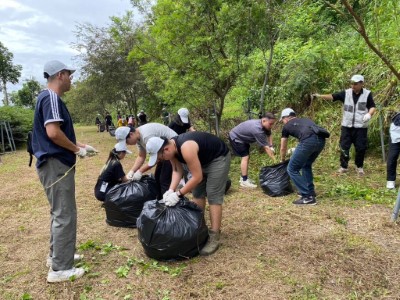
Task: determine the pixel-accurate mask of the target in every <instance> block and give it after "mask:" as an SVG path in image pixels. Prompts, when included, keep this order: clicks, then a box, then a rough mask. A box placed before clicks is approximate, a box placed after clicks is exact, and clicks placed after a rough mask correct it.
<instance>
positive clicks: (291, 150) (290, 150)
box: [287, 147, 296, 155]
mask: <svg viewBox="0 0 400 300" xmlns="http://www.w3.org/2000/svg"><path fill="white" fill-rule="evenodd" d="M295 150H296V147H294V148H290V149H289V150H288V152H287V153H288V154H289V155H292V154H293V153H294V151H295Z"/></svg>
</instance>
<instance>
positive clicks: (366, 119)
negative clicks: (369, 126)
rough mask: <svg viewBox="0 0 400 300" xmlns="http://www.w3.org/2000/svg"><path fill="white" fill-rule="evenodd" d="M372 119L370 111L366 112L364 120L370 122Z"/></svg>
mask: <svg viewBox="0 0 400 300" xmlns="http://www.w3.org/2000/svg"><path fill="white" fill-rule="evenodd" d="M369 120H371V115H370V114H369V113H366V114H365V115H364V117H363V122H368V121H369Z"/></svg>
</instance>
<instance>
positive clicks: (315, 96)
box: [311, 94, 321, 99]
mask: <svg viewBox="0 0 400 300" xmlns="http://www.w3.org/2000/svg"><path fill="white" fill-rule="evenodd" d="M319 96H321V95H320V94H311V97H312V99H314V98H318V97H319Z"/></svg>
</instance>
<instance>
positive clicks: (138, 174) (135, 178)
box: [132, 170, 142, 181]
mask: <svg viewBox="0 0 400 300" xmlns="http://www.w3.org/2000/svg"><path fill="white" fill-rule="evenodd" d="M140 179H142V172H140V171H139V170H137V171H136V172H135V173H134V174H133V176H132V180H136V181H139V180H140Z"/></svg>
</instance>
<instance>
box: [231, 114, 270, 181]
mask: <svg viewBox="0 0 400 300" xmlns="http://www.w3.org/2000/svg"><path fill="white" fill-rule="evenodd" d="M275 122H276V117H275V116H274V114H272V113H269V112H268V113H266V114H265V115H264V116H263V117H262V118H261V120H260V119H256V120H248V121H244V122H242V123H240V124H239V125H237V126H236V127H234V128H233V129H232V130H231V131H230V132H229V142H230V144H231V146H232V150H233V153H234V154H235V155H237V156H240V157H241V158H242V161H241V163H240V171H241V177H240V181H239V182H240V186H242V187H247V188H255V187H257V185H256V184H254V182H253V181H251V180H250V179H249V178H248V175H247V174H248V173H247V172H248V168H249V160H250V144H252V143H255V142H257V143H258V144H259V145H260V146H261V147H263V148H264V150H265V152H266V153H267V154H268V155H269V156H270V157H271V158H272V159H275V156H274V152H275V149H274V146H273V143H272V134H271V128H272V126H273V125H274V123H275Z"/></svg>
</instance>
